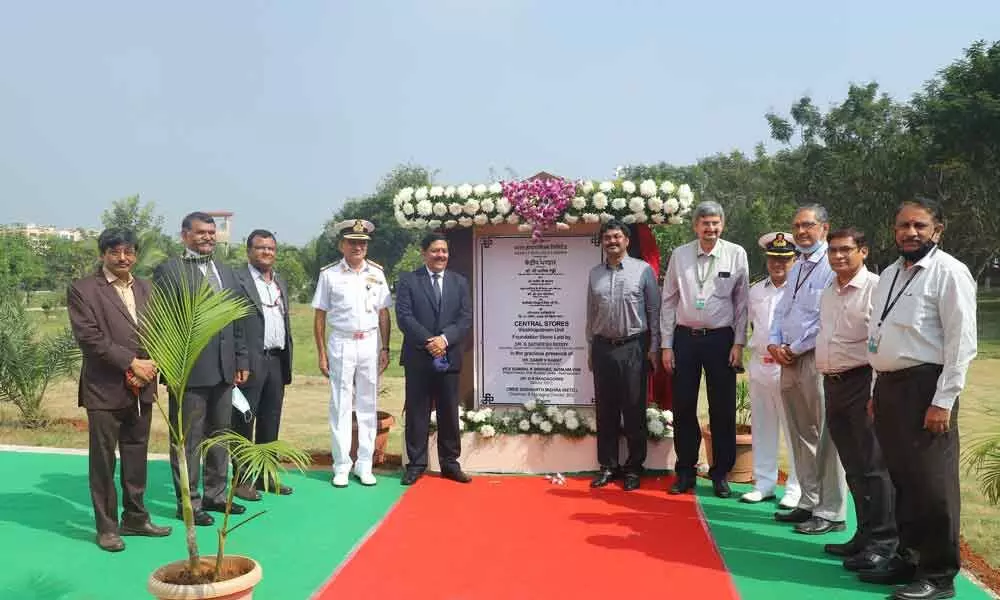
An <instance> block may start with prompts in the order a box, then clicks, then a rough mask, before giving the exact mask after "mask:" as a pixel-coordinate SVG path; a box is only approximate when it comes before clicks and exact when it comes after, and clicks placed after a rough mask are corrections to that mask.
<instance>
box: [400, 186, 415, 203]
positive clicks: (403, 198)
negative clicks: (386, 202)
mask: <svg viewBox="0 0 1000 600" xmlns="http://www.w3.org/2000/svg"><path fill="white" fill-rule="evenodd" d="M396 195H397V196H399V201H400V202H409V201H410V200H411V199H412V198H413V188H411V187H405V188H403V189H401V190H399V193H398V194H396Z"/></svg>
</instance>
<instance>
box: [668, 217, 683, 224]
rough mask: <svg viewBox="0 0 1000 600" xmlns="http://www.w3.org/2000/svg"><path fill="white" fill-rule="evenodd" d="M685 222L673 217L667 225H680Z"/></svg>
mask: <svg viewBox="0 0 1000 600" xmlns="http://www.w3.org/2000/svg"><path fill="white" fill-rule="evenodd" d="M683 222H684V219H682V218H680V217H679V216H677V215H671V217H670V218H669V219H667V223H670V224H671V225H680V224H681V223H683Z"/></svg>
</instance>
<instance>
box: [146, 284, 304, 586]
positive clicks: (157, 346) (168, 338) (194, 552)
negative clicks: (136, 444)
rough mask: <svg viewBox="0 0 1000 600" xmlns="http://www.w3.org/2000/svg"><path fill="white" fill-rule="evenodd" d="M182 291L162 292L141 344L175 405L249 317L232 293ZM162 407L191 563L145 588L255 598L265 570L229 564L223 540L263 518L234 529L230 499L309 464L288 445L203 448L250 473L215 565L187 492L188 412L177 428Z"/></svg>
mask: <svg viewBox="0 0 1000 600" xmlns="http://www.w3.org/2000/svg"><path fill="white" fill-rule="evenodd" d="M177 284H178V288H179V289H178V290H173V289H171V290H164V289H162V288H159V287H157V288H155V289H154V291H153V294H152V296H151V298H150V300H149V302H148V304H147V305H146V311H145V313H144V314H143V316H142V319H141V321H140V327H139V338H140V340H141V342H142V344H143V347H144V348H145V349H146V351H147V352H148V353H149V356H150V358H152V359H153V360H154V361H155V362H156V365H157V368H158V369H159V372H160V373H161V375H162V376H163V379H164V380H165V381H166V384H167V387H168V388H169V389H170V391H171V393H172V394H173V395H174V397H175V398H177V401H178V402H181V403H183V401H184V400H183V399H184V391H185V390H186V389H187V382H188V377H189V376H190V374H191V370H192V369H193V367H194V364H195V362H196V360H197V358H198V355H199V354H201V351H202V350H204V348H205V346H206V345H207V344H208V342H209V341H210V340H211V339H212V338H213V337H214V336H215V335H217V334H218V333H219V332H220V331H221V330H222V329H223V328H224V327H226V325H228V324H229V323H231V322H233V321H236V320H238V319H241V318H243V317H245V316H246V315H247V314H248V313H249V304H248V303H247V302H246V300H245V299H244V298H241V297H237V296H235V295H233V294H232V293H231V292H229V291H228V290H222V291H219V292H216V291H213V290H212V289H211V287H209V286H208V285H207V284H202V285H200V286H196V285H194V284H193V283H192V282H191V281H190V280H187V279H186V278H184V277H182V278H181V280H180V281H179V282H177ZM157 406H158V408H159V409H160V413H161V414H162V415H163V418H164V420H166V422H167V425H168V427H169V429H170V443H171V444H172V445H173V446H174V447H175V448H176V449H177V459H178V463H179V464H178V470H179V472H180V488H181V489H180V500H181V507H182V515H183V518H184V530H185V534H186V536H185V539H186V544H187V555H188V556H187V558H186V559H184V560H179V561H177V562H174V563H171V564H168V565H165V566H163V567H160V568H159V569H157V570H156V571H154V572H153V574H152V575H151V576H150V578H149V582H148V586H147V587H148V589H149V591H150V592H151V593H152V594H153V595H154V596H156V597H157V598H161V599H164V600H167V599H171V600H173V599H181V598H185V599H190V598H225V599H227V600H238V599H244V598H252V596H253V588H254V586H255V585H257V583H258V582H259V581H260V578H261V576H262V570H261V567H260V564H258V563H257V561H255V560H253V559H251V558H248V557H244V556H235V555H230V556H227V555H226V554H225V546H226V538H227V536H228V535H229V534H230V533H231V532H232V531H234V530H235V529H237V528H238V527H241V526H242V525H244V524H246V523H248V522H249V521H251V520H253V519H255V518H257V517H259V516H260V515H262V514H263V513H264V512H266V511H260V512H258V513H256V514H254V515H252V516H250V517H248V518H246V519H245V520H243V521H242V522H240V523H238V524H236V525H234V526H232V527H230V525H229V518H230V511H231V509H232V504H233V492H234V490H235V489H236V487H237V485H239V484H243V483H250V482H253V481H256V480H258V479H260V480H262V481H264V482H265V484H267V485H268V486H275V487H277V485H278V484H279V476H280V472H281V471H282V470H283V467H282V463H283V462H287V463H290V464H292V465H293V466H295V467H297V468H299V469H300V470H301V469H303V468H304V467H305V466H306V465H307V464H308V462H309V457H308V455H306V454H305V453H304V452H302V451H300V450H297V449H295V448H294V447H292V446H291V445H289V444H288V443H287V442H283V441H275V442H270V443H267V444H254V443H253V442H250V441H249V440H247V439H246V438H244V437H242V436H240V435H239V434H236V433H234V432H229V431H227V432H224V433H221V434H219V435H216V436H213V437H212V438H209V439H207V440H205V442H204V443H203V444H202V446H201V451H202V452H205V451H207V450H208V449H209V448H211V447H213V446H216V445H224V446H226V447H227V448H228V449H229V450H230V452H231V453H232V454H233V457H234V458H235V459H236V461H237V463H238V464H240V465H245V467H243V468H241V469H240V471H239V472H238V473H237V472H235V471H234V472H233V476H232V481H231V482H230V483H231V485H230V486H229V492H228V497H227V499H226V511H225V516H224V519H223V522H222V527H221V528H219V530H218V540H219V541H218V549H217V551H216V554H215V557H214V558H208V557H202V556H201V553H200V552H199V550H198V540H197V538H196V536H195V526H194V511H193V510H192V506H191V490H190V488H189V486H188V469H189V468H191V466H190V465H188V464H187V460H186V458H185V454H184V447H185V446H184V444H185V437H186V427H185V424H184V422H183V416H182V415H183V414H184V411H183V410H179V411H178V416H177V420H178V422H177V423H172V422H171V421H170V418H169V417H168V416H167V412H166V411H165V410H164V408H163V406H162V404H161V402H160V401H159V399H157ZM195 468H197V466H195Z"/></svg>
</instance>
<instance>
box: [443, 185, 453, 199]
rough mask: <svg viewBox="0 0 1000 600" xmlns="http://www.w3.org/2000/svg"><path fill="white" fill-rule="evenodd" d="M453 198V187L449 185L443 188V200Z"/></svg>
mask: <svg viewBox="0 0 1000 600" xmlns="http://www.w3.org/2000/svg"><path fill="white" fill-rule="evenodd" d="M454 196H455V186H453V185H449V186H448V187H446V188H444V197H445V198H452V197H454Z"/></svg>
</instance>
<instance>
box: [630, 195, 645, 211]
mask: <svg viewBox="0 0 1000 600" xmlns="http://www.w3.org/2000/svg"><path fill="white" fill-rule="evenodd" d="M628 209H629V210H630V211H632V212H634V213H639V212H643V211H644V210H646V201H645V200H643V199H642V198H640V197H639V196H633V197H632V199H631V200H629V201H628Z"/></svg>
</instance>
